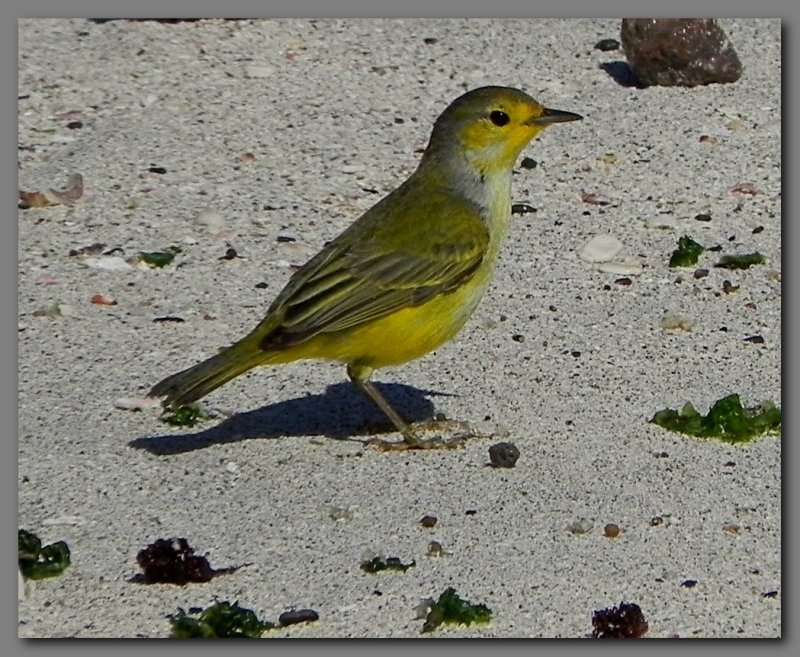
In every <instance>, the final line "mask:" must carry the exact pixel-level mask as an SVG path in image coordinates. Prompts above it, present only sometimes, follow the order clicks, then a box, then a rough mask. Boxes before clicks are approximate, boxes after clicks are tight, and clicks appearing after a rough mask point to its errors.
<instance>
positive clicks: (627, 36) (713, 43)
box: [621, 18, 742, 87]
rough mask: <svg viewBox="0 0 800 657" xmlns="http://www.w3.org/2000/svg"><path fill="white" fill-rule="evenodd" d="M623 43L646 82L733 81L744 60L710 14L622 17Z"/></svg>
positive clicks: (638, 74) (640, 77)
mask: <svg viewBox="0 0 800 657" xmlns="http://www.w3.org/2000/svg"><path fill="white" fill-rule="evenodd" d="M621 40H622V48H623V50H624V51H625V56H626V57H627V58H628V62H629V63H630V65H631V68H632V69H633V71H634V72H635V73H636V75H637V77H638V78H639V79H640V81H641V82H642V83H643V84H645V85H662V86H684V87H693V86H696V85H700V84H711V83H713V82H719V83H724V82H736V80H738V79H739V78H740V77H741V75H742V64H741V62H740V61H739V57H738V56H737V54H736V51H735V50H734V49H733V46H732V45H731V43H730V41H729V40H728V37H727V36H726V35H725V32H724V31H723V29H722V28H721V27H719V25H717V22H716V20H715V19H713V18H625V19H623V20H622V31H621Z"/></svg>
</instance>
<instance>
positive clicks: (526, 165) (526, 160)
mask: <svg viewBox="0 0 800 657" xmlns="http://www.w3.org/2000/svg"><path fill="white" fill-rule="evenodd" d="M519 165H520V166H521V167H522V168H523V169H535V168H536V167H537V166H539V163H538V162H537V161H536V160H534V159H533V158H531V157H523V158H522V162H520V163H519Z"/></svg>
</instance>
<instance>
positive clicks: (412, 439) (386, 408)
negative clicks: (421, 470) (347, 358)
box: [347, 365, 422, 448]
mask: <svg viewBox="0 0 800 657" xmlns="http://www.w3.org/2000/svg"><path fill="white" fill-rule="evenodd" d="M347 376H349V377H350V380H351V381H352V382H353V384H354V385H355V386H356V388H358V389H359V390H360V391H361V392H363V393H364V394H365V395H366V396H367V397H369V398H370V399H371V400H372V403H373V404H375V406H377V407H378V408H379V409H381V411H383V413H384V414H385V415H386V417H388V418H389V419H390V420H391V421H392V424H393V425H394V426H395V427H396V428H397V430H398V431H399V432H400V433H401V434H403V442H404V444H405V446H407V447H409V448H420V447H422V441H421V440H420V439H419V438H418V437H417V436H416V434H415V433H414V431H413V430H412V429H411V426H410V425H409V424H408V422H406V421H405V420H404V419H403V418H402V417H400V414H399V413H398V412H397V411H396V410H394V409H393V408H392V406H391V404H389V402H388V401H386V399H385V397H384V396H383V395H381V393H379V392H378V389H377V388H376V387H375V386H374V385H372V382H371V381H370V380H369V377H370V376H372V368H367V367H358V366H355V365H348V366H347ZM381 442H383V441H381Z"/></svg>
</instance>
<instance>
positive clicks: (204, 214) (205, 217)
mask: <svg viewBox="0 0 800 657" xmlns="http://www.w3.org/2000/svg"><path fill="white" fill-rule="evenodd" d="M194 222H195V223H196V224H197V225H198V226H205V227H206V228H208V230H209V231H210V232H212V233H218V232H219V231H221V230H222V229H223V228H224V227H225V218H224V217H223V216H222V215H221V214H220V213H219V212H216V211H214V210H212V209H211V208H205V209H203V210H201V211H200V213H199V214H198V215H197V216H196V217H195V218H194Z"/></svg>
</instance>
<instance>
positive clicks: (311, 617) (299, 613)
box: [278, 609, 319, 627]
mask: <svg viewBox="0 0 800 657" xmlns="http://www.w3.org/2000/svg"><path fill="white" fill-rule="evenodd" d="M316 620H319V614H318V613H317V612H316V611H314V610H313V609H293V610H291V611H284V612H283V613H282V614H281V615H280V616H278V622H279V623H280V624H281V625H283V626H284V627H285V626H287V625H296V624H297V623H311V622H313V621H316Z"/></svg>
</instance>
